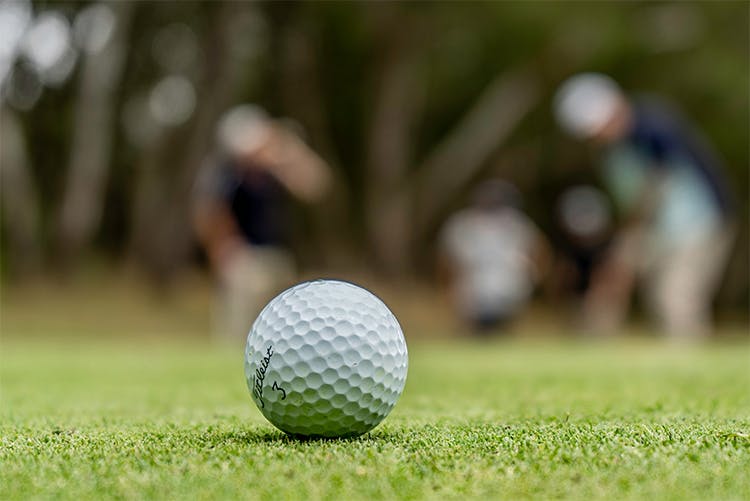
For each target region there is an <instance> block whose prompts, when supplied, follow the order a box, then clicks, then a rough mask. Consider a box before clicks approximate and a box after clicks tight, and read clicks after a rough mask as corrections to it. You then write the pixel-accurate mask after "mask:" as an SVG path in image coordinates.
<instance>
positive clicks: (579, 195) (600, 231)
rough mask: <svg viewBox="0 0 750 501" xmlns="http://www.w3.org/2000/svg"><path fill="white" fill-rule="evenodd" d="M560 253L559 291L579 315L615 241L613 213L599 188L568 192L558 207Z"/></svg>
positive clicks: (583, 186) (577, 188) (578, 187)
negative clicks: (598, 268)
mask: <svg viewBox="0 0 750 501" xmlns="http://www.w3.org/2000/svg"><path fill="white" fill-rule="evenodd" d="M555 220H556V222H557V227H558V233H559V235H558V237H557V238H556V247H557V248H558V250H559V255H558V259H557V260H556V271H555V273H553V275H554V278H555V279H556V281H557V282H558V284H557V287H556V289H557V291H556V292H558V293H562V294H564V295H565V297H566V298H570V299H572V300H573V302H574V303H575V304H574V309H575V310H576V313H577V314H579V315H580V314H581V313H582V312H581V311H579V310H580V308H581V307H582V303H583V301H584V299H585V297H586V295H587V294H588V292H589V291H590V289H591V285H592V279H593V274H594V270H596V268H597V267H598V265H599V264H600V263H601V261H602V259H603V258H604V257H605V256H606V254H607V250H608V248H609V244H610V241H611V237H612V231H613V220H612V212H611V208H610V204H609V201H608V200H607V197H606V196H605V195H604V193H602V192H601V191H600V190H599V189H598V188H596V187H594V186H591V185H587V184H580V185H574V186H570V187H568V188H566V189H565V190H564V191H563V192H562V193H561V195H560V196H559V197H558V199H557V202H556V204H555Z"/></svg>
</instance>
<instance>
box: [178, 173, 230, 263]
mask: <svg viewBox="0 0 750 501" xmlns="http://www.w3.org/2000/svg"><path fill="white" fill-rule="evenodd" d="M222 185H223V176H222V170H221V167H220V165H219V164H218V163H217V162H216V160H215V159H208V160H206V162H205V163H204V164H203V166H202V169H201V171H200V173H199V174H198V178H197V180H196V184H195V187H194V189H193V204H192V211H191V221H192V225H193V229H194V231H195V235H196V237H197V239H198V242H199V243H200V244H201V246H202V247H203V249H204V250H205V252H206V255H207V257H208V259H209V262H210V263H211V266H212V267H213V269H214V270H220V269H221V266H222V263H223V262H225V260H226V258H227V256H228V255H229V254H230V253H231V252H232V250H233V249H234V248H236V246H238V245H242V237H241V235H240V232H239V230H238V228H237V224H236V222H235V219H234V215H233V214H232V211H231V208H230V207H229V206H228V205H227V201H226V200H225V193H224V189H223V188H222Z"/></svg>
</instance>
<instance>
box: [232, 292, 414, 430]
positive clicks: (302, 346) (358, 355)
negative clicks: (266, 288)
mask: <svg viewBox="0 0 750 501" xmlns="http://www.w3.org/2000/svg"><path fill="white" fill-rule="evenodd" d="M407 368H408V354H407V350H406V342H405V340H404V335H403V332H402V331H401V327H400V326H399V324H398V321H397V320H396V317H395V316H393V313H391V311H390V310H389V309H388V307H387V306H386V305H385V304H384V303H383V302H382V301H381V300H380V299H378V298H377V297H376V296H375V295H374V294H372V293H371V292H369V291H367V290H365V289H363V288H361V287H359V286H357V285H354V284H351V283H348V282H342V281H339V280H315V281H312V282H304V283H301V284H298V285H295V286H294V287H292V288H290V289H287V290H285V291H284V292H282V293H281V294H279V295H278V296H276V297H275V298H274V299H272V300H271V302H270V303H268V305H267V306H266V307H265V308H264V309H263V311H261V313H260V315H259V316H258V318H257V319H256V320H255V323H254V324H253V327H252V329H251V330H250V334H249V335H248V336H247V347H246V348H245V377H246V379H247V386H248V389H249V390H250V393H251V394H252V398H253V400H254V401H255V404H256V405H257V406H258V408H259V409H260V411H261V412H262V413H263V415H264V416H265V417H266V419H268V420H269V421H270V422H271V423H272V424H273V425H274V426H276V427H277V428H279V429H280V430H282V431H284V432H286V433H289V434H293V435H303V436H316V437H351V436H357V435H361V434H362V433H366V432H368V431H370V430H371V429H373V428H374V427H375V426H377V425H378V423H380V422H381V421H382V420H383V419H384V418H385V417H386V416H387V415H388V413H389V412H390V411H391V409H393V406H394V405H395V404H396V401H397V400H398V398H399V396H401V392H402V391H403V389H404V383H405V382H406V372H407Z"/></svg>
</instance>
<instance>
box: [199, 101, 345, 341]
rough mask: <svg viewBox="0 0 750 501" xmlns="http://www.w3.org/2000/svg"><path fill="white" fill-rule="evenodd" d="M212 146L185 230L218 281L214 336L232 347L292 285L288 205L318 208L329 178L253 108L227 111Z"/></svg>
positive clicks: (297, 142) (306, 151)
mask: <svg viewBox="0 0 750 501" xmlns="http://www.w3.org/2000/svg"><path fill="white" fill-rule="evenodd" d="M216 139H217V145H218V148H217V149H218V152H217V154H216V158H211V159H209V160H208V161H206V162H205V163H204V166H203V168H202V171H201V172H200V173H199V175H198V179H197V182H196V186H195V190H194V195H195V196H194V199H195V200H194V210H193V222H194V227H195V231H196V234H197V236H198V239H199V241H200V243H201V244H202V245H203V248H204V249H205V252H206V255H207V257H208V260H209V263H210V265H211V268H212V269H213V271H214V272H215V274H216V275H217V278H218V281H219V289H220V290H219V295H218V301H217V308H216V312H215V327H214V330H215V331H216V333H217V334H219V335H221V336H223V337H224V338H226V339H228V340H238V339H241V337H242V336H244V335H246V334H247V332H248V330H249V329H250V326H251V323H252V321H253V319H254V318H255V316H256V315H257V314H258V313H259V311H260V308H261V307H262V305H263V304H265V302H266V301H267V300H268V299H270V297H271V296H272V295H273V294H275V293H276V292H278V290H280V289H281V288H283V287H285V286H287V285H290V284H291V282H292V281H293V280H294V278H295V263H294V259H293V258H292V255H291V253H290V251H289V250H288V245H289V240H290V235H289V232H290V221H289V217H288V214H287V212H288V211H287V209H288V207H289V202H290V200H291V199H292V198H294V199H297V200H300V201H302V202H306V203H313V202H316V201H318V200H320V199H321V198H322V197H323V195H324V194H325V192H326V190H327V189H328V187H329V184H330V172H329V168H328V166H327V165H326V163H325V162H324V161H323V160H322V159H321V158H320V157H319V156H318V155H317V154H315V152H313V151H312V150H311V149H310V148H309V147H307V146H306V145H305V144H304V142H303V141H302V140H301V139H300V138H299V137H297V136H296V135H295V134H294V133H293V132H292V131H291V130H289V129H288V128H287V127H285V126H284V125H283V124H282V123H280V122H279V121H276V120H272V119H271V118H270V117H269V116H268V115H267V114H266V112H265V111H264V110H262V109H261V108H259V107H257V106H254V105H250V104H244V105H240V106H237V107H235V108H233V109H231V110H229V111H228V112H227V113H226V114H225V115H224V116H223V117H222V118H221V119H220V121H219V123H218V126H217V138H216Z"/></svg>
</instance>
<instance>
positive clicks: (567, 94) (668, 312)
mask: <svg viewBox="0 0 750 501" xmlns="http://www.w3.org/2000/svg"><path fill="white" fill-rule="evenodd" d="M555 112H556V115H557V119H558V122H559V123H560V124H561V126H562V128H563V129H564V130H566V131H567V132H568V133H570V134H571V135H572V136H574V137H576V138H578V139H581V140H585V141H588V142H590V143H592V145H593V146H595V147H596V148H597V149H598V151H599V153H600V155H599V160H600V165H601V173H602V177H603V180H604V183H605V185H606V186H607V187H608V188H609V191H610V194H611V196H612V198H613V199H614V201H615V203H616V204H617V208H618V210H619V214H620V220H621V221H620V225H621V226H620V229H619V231H618V235H617V237H616V239H615V245H613V247H612V250H611V252H610V255H609V257H608V259H606V260H605V261H604V263H603V264H602V265H601V266H600V268H599V270H597V273H596V276H597V280H596V281H595V282H596V283H595V284H594V285H593V286H592V288H591V293H590V297H589V298H588V301H587V303H588V307H587V309H588V311H589V317H590V319H591V324H592V325H593V326H594V327H595V328H597V329H600V330H605V329H607V328H612V327H615V326H617V325H618V324H619V323H620V321H621V320H622V319H623V317H624V315H625V313H626V312H627V309H628V305H629V299H630V296H631V292H632V289H633V287H634V286H635V285H638V284H641V285H643V287H644V289H645V292H646V297H647V299H648V303H649V304H650V305H651V307H652V309H653V310H654V312H655V314H656V315H657V316H658V317H659V319H660V320H661V321H662V322H663V324H664V327H665V328H666V331H667V332H668V333H669V334H671V335H672V336H675V337H680V338H685V337H689V336H698V335H703V334H706V333H707V332H708V331H709V330H710V325H711V303H712V299H713V296H714V295H715V292H716V290H717V288H718V285H719V282H720V279H721V276H722V274H723V271H724V269H725V267H726V263H727V260H728V257H729V253H730V250H731V244H732V242H733V235H734V224H733V221H734V211H735V209H734V206H733V199H732V196H731V193H730V190H729V189H728V186H727V182H726V179H725V178H724V176H723V173H722V165H721V162H720V161H719V159H718V157H717V156H716V155H715V154H714V153H713V151H712V149H711V148H710V147H709V145H708V143H707V142H706V140H705V139H704V138H703V137H702V136H701V135H700V134H698V132H697V131H696V130H695V129H694V128H693V127H691V126H690V124H688V123H687V121H685V120H684V119H682V118H681V117H680V115H679V113H677V112H676V111H675V110H673V109H671V108H670V107H669V106H667V105H666V104H664V103H663V102H661V101H659V100H658V99H655V98H631V97H628V96H626V95H625V93H624V92H623V91H622V90H621V89H620V87H619V86H618V85H617V83H615V82H614V81H613V80H612V79H611V78H609V77H607V76H605V75H601V74H596V73H583V74H579V75H575V76H573V77H571V78H570V79H569V80H567V81H566V82H564V83H563V84H562V86H561V87H560V89H559V90H558V92H557V95H556V96H555Z"/></svg>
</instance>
